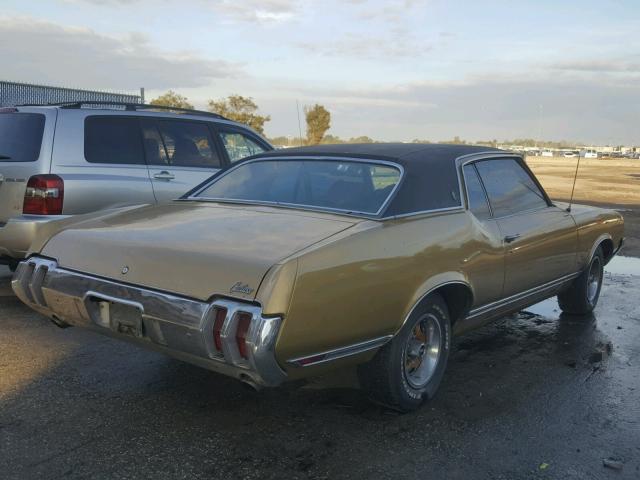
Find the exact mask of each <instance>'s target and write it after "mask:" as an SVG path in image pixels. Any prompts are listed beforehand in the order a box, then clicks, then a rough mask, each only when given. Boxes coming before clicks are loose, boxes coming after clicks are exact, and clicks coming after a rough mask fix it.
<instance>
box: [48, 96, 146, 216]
mask: <svg viewBox="0 0 640 480" xmlns="http://www.w3.org/2000/svg"><path fill="white" fill-rule="evenodd" d="M51 173H54V174H57V175H59V176H60V177H62V179H63V180H64V188H65V193H64V207H63V212H64V213H65V214H71V215H75V214H79V213H87V212H93V211H97V210H102V209H106V208H115V207H122V206H127V205H137V204H145V203H155V198H154V196H153V189H152V187H151V182H150V180H149V172H148V171H147V165H146V163H145V155H144V143H143V141H142V134H141V131H140V122H139V118H138V117H137V116H126V115H122V114H121V113H120V112H118V113H115V114H109V113H103V112H100V113H98V114H91V113H90V112H87V110H81V109H69V110H66V109H64V110H61V111H60V113H59V118H58V126H57V128H56V142H55V145H54V150H53V166H52V171H51Z"/></svg>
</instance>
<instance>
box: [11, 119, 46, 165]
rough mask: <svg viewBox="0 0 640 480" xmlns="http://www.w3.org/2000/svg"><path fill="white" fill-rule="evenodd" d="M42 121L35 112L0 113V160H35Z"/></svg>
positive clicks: (38, 147) (40, 139)
mask: <svg viewBox="0 0 640 480" xmlns="http://www.w3.org/2000/svg"><path fill="white" fill-rule="evenodd" d="M44 121H45V118H44V115H41V114H37V113H0V162H35V161H36V160H37V159H38V157H39V156H40V144H41V143H42V132H43V131H44Z"/></svg>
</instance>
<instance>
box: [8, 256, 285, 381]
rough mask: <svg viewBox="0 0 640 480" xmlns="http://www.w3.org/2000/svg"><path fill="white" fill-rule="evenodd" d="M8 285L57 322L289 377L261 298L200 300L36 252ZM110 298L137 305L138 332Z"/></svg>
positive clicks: (205, 362)
mask: <svg viewBox="0 0 640 480" xmlns="http://www.w3.org/2000/svg"><path fill="white" fill-rule="evenodd" d="M11 286H12V288H13V291H14V292H15V294H16V295H17V296H18V298H20V300H22V301H23V302H24V303H26V304H27V305H29V306H30V307H31V308H33V309H34V310H36V311H38V312H40V313H42V314H44V315H46V316H48V317H50V318H51V319H53V320H54V321H55V322H56V323H58V324H61V323H62V324H65V323H66V324H69V325H76V326H82V327H88V328H91V329H93V330H95V331H98V332H100V333H103V334H106V335H110V336H113V337H116V338H120V339H123V340H129V341H132V342H134V343H136V344H138V345H142V346H145V347H147V348H151V349H154V350H158V351H160V352H163V353H166V354H169V355H171V356H174V357H176V358H179V359H180V360H184V361H186V362H189V363H193V364H196V365H199V366H201V367H204V368H207V369H209V370H213V371H215V372H219V373H222V374H224V375H228V376H232V377H236V378H238V379H240V380H242V381H244V382H247V383H250V384H252V385H254V386H276V385H279V384H280V383H282V382H283V381H284V380H285V378H286V374H285V373H284V372H283V370H282V369H281V368H280V366H279V365H278V363H277V361H276V358H275V352H274V349H275V343H276V339H277V336H278V332H279V330H280V324H281V319H280V318H279V317H263V316H262V312H261V309H260V307H258V306H255V305H252V304H247V303H243V302H237V301H233V300H222V299H220V300H215V301H213V302H211V303H207V302H200V301H197V300H191V299H188V298H184V297H180V296H175V295H171V294H167V293H161V292H157V291H153V290H148V289H145V288H141V287H136V286H131V285H124V284H121V283H118V282H115V281H111V280H105V279H102V278H98V277H94V276H90V275H86V274H83V273H78V272H74V271H71V270H66V269H64V268H60V267H58V265H57V264H56V262H55V261H53V260H50V259H46V258H41V257H31V258H29V259H28V260H25V261H23V262H21V263H20V264H19V265H18V268H17V270H16V272H15V275H14V277H13V280H12V282H11ZM110 305H111V306H113V305H117V306H119V307H122V306H124V307H125V308H126V307H132V308H131V309H130V311H132V312H134V313H135V312H137V311H139V312H140V314H139V318H140V320H138V321H139V322H140V328H139V329H136V330H135V331H136V334H132V333H131V332H130V331H127V329H122V328H120V327H121V326H122V325H121V324H119V323H114V320H113V318H112V316H111V314H110V313H109V312H111V311H112V310H110V307H109V306H110ZM112 308H113V307H112ZM218 309H226V312H227V313H226V316H225V318H224V323H223V324H222V328H221V330H220V339H221V346H222V348H221V350H218V349H217V348H216V345H215V341H214V335H213V327H214V321H215V316H216V312H217V311H218ZM105 312H106V314H105ZM239 312H243V313H248V314H250V315H251V323H250V327H249V330H248V332H247V334H246V345H247V347H248V348H247V351H248V355H247V357H248V358H243V357H242V356H241V354H240V351H239V349H238V345H237V341H236V328H237V323H238V320H237V314H238V313H239ZM134 316H135V317H138V315H137V314H134ZM123 330H124V331H123Z"/></svg>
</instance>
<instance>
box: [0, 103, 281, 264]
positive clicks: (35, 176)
mask: <svg viewBox="0 0 640 480" xmlns="http://www.w3.org/2000/svg"><path fill="white" fill-rule="evenodd" d="M272 149H273V147H272V146H271V145H270V144H269V143H268V142H267V141H266V140H265V139H264V138H262V137H261V136H260V135H258V134H257V133H256V132H254V131H253V130H251V129H249V128H248V127H247V126H245V125H242V124H238V123H236V122H232V121H229V120H227V119H225V118H224V117H221V116H220V115H216V114H214V113H209V112H199V111H195V110H182V109H174V108H163V107H157V106H151V105H136V104H113V103H108V104H101V103H73V104H64V105H55V106H19V107H12V108H0V263H5V264H9V266H14V265H15V263H16V260H17V259H20V258H24V256H25V254H26V252H27V251H28V249H29V246H30V245H31V241H32V239H33V237H34V236H35V234H36V232H37V230H38V229H39V228H42V227H43V225H45V224H46V222H49V221H51V220H53V219H60V218H64V217H65V216H69V215H77V214H81V213H88V212H93V211H96V210H102V209H107V208H117V207H123V206H128V205H136V204H148V203H158V202H164V201H168V200H171V199H174V198H178V197H180V196H181V195H182V194H184V193H185V192H187V191H188V190H190V189H192V188H193V187H195V186H196V185H198V184H199V183H201V182H202V181H204V180H205V179H207V178H208V177H210V176H211V175H213V174H214V173H215V172H216V171H218V170H219V169H220V168H224V167H226V166H228V165H230V164H232V163H233V162H235V161H238V160H240V159H242V158H244V157H247V156H249V155H254V154H257V153H260V152H263V151H265V150H272Z"/></svg>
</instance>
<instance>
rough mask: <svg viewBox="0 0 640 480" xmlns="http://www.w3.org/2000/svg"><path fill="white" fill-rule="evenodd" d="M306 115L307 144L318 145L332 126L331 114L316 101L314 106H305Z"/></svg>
mask: <svg viewBox="0 0 640 480" xmlns="http://www.w3.org/2000/svg"><path fill="white" fill-rule="evenodd" d="M304 115H305V118H306V120H307V145H318V144H319V143H320V142H322V137H324V134H325V133H326V132H327V130H329V128H331V114H330V113H329V111H328V110H327V109H326V108H324V107H323V106H322V105H319V104H317V103H316V104H315V105H314V106H313V107H309V106H306V107H304Z"/></svg>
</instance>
